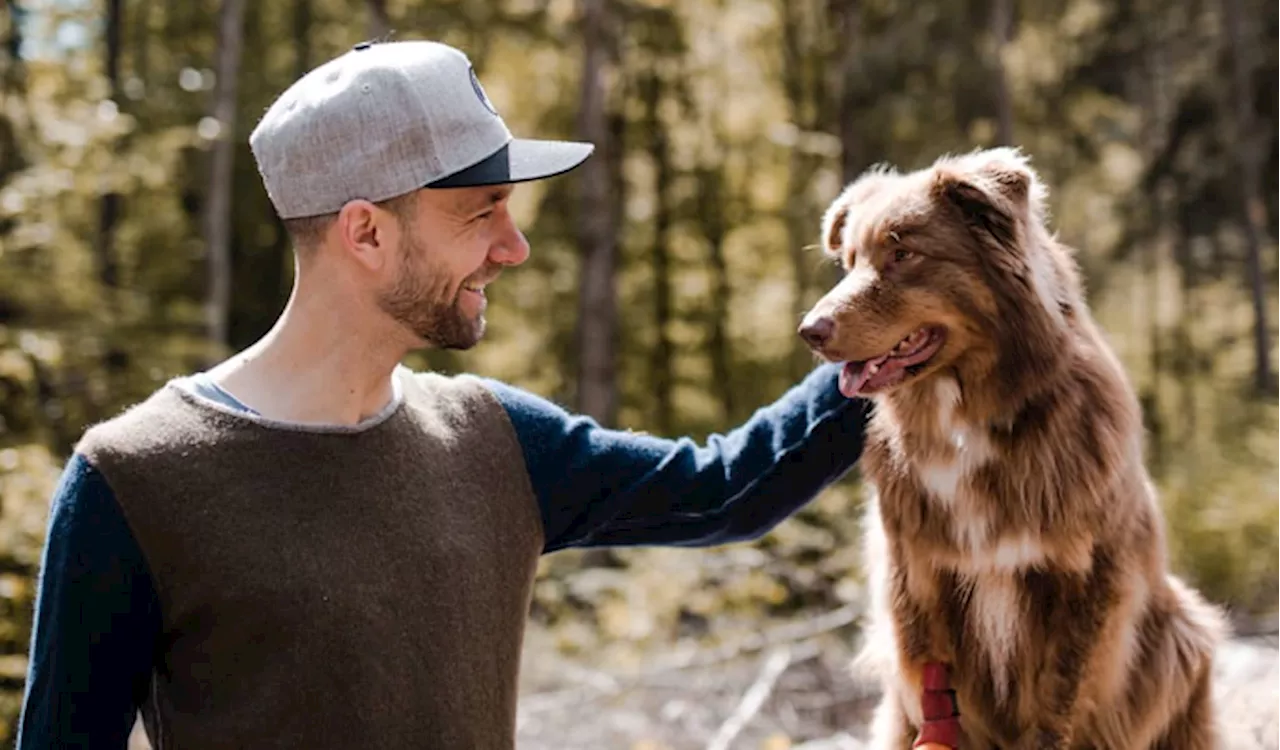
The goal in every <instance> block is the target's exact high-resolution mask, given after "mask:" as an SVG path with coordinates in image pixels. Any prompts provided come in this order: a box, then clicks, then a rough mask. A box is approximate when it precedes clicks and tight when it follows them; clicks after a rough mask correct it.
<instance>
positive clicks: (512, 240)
mask: <svg viewBox="0 0 1280 750" xmlns="http://www.w3.org/2000/svg"><path fill="white" fill-rule="evenodd" d="M489 257H490V259H492V260H493V262H494V263H498V264H501V265H504V266H518V265H520V264H521V263H523V262H525V261H526V260H528V259H529V241H528V240H527V239H525V236H524V232H521V231H520V230H519V229H518V228H517V227H516V226H515V224H514V223H512V225H511V226H510V227H509V228H508V231H507V232H506V233H505V234H504V235H503V237H502V239H501V240H500V241H499V242H497V243H495V244H494V246H493V247H492V248H490V249H489Z"/></svg>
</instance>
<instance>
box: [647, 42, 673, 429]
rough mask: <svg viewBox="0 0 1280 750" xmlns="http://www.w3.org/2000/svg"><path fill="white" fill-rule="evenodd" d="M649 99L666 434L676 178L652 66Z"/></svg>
mask: <svg viewBox="0 0 1280 750" xmlns="http://www.w3.org/2000/svg"><path fill="white" fill-rule="evenodd" d="M643 96H644V100H645V113H646V117H645V129H646V130H647V131H648V135H649V158H650V159H652V160H653V171H654V174H653V199H654V212H653V324H654V329H655V335H656V340H655V343H654V348H653V355H652V360H651V363H652V364H651V367H650V370H651V372H652V378H653V394H654V399H655V404H654V408H655V410H656V414H655V415H654V428H655V429H657V430H658V431H659V432H661V433H662V434H664V435H665V434H669V433H670V432H671V430H672V421H673V420H672V416H673V415H672V405H671V393H672V390H673V388H674V382H673V381H674V377H673V375H672V366H671V359H672V356H673V349H674V346H673V345H672V342H671V332H670V326H671V256H670V252H669V251H668V248H667V243H668V241H669V240H670V228H671V205H670V204H671V201H670V198H669V186H670V182H671V177H672V168H671V154H670V148H669V144H668V143H667V132H666V130H665V126H664V125H663V124H662V118H661V116H660V114H659V107H660V106H661V103H662V79H661V77H660V76H659V75H658V72H657V71H656V70H653V69H652V66H651V70H650V72H649V74H648V76H646V79H645V81H644V83H643Z"/></svg>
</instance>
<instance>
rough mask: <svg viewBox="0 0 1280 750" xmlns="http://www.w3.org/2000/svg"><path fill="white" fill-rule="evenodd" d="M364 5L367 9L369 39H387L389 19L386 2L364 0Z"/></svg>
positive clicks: (389, 26) (389, 30) (383, 0)
mask: <svg viewBox="0 0 1280 750" xmlns="http://www.w3.org/2000/svg"><path fill="white" fill-rule="evenodd" d="M365 4H366V5H367V6H368V7H369V38H370V39H383V40H385V39H387V38H389V37H390V35H391V18H390V16H388V15H387V0H365Z"/></svg>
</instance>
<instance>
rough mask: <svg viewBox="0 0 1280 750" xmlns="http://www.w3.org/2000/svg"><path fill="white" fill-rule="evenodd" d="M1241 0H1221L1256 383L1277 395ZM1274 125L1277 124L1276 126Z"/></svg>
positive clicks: (1257, 137) (1249, 45)
mask: <svg viewBox="0 0 1280 750" xmlns="http://www.w3.org/2000/svg"><path fill="white" fill-rule="evenodd" d="M1240 5H1241V0H1222V12H1223V16H1224V19H1223V20H1224V22H1225V24H1226V33H1225V34H1224V35H1223V42H1224V43H1225V44H1226V48H1227V51H1228V55H1229V56H1230V58H1231V84H1232V85H1231V101H1232V104H1233V107H1232V115H1233V118H1232V119H1233V120H1234V122H1233V123H1232V124H1233V125H1234V130H1235V133H1234V137H1233V139H1232V140H1233V142H1234V144H1235V158H1236V168H1237V169H1239V170H1240V180H1239V181H1238V183H1237V184H1238V185H1239V187H1240V208H1239V211H1240V226H1241V229H1242V230H1243V234H1244V243H1245V257H1246V260H1247V264H1248V274H1247V275H1248V278H1249V291H1250V297H1251V299H1252V301H1253V355H1254V356H1253V362H1254V364H1253V372H1254V388H1255V389H1257V392H1258V393H1259V394H1260V395H1266V396H1275V395H1276V376H1275V373H1274V371H1273V369H1272V367H1271V331H1270V330H1269V327H1268V326H1267V297H1266V286H1265V284H1266V281H1265V280H1264V277H1263V271H1262V243H1263V241H1264V239H1266V238H1265V236H1264V235H1265V232H1266V230H1265V229H1264V228H1263V223H1264V222H1265V220H1266V219H1265V216H1266V209H1265V208H1264V207H1263V205H1262V197H1261V195H1259V188H1260V183H1261V174H1260V172H1261V170H1260V167H1261V166H1262V160H1261V159H1260V158H1259V155H1260V152H1261V148H1260V147H1261V146H1262V145H1263V137H1262V134H1261V133H1259V132H1258V131H1257V128H1256V127H1255V125H1254V119H1255V117H1254V102H1253V93H1254V84H1253V80H1254V77H1255V75H1254V54H1255V53H1254V44H1253V35H1252V34H1251V33H1249V31H1248V30H1246V29H1245V27H1244V18H1243V17H1242V15H1243V14H1242V10H1241V7H1240ZM1271 130H1274V128H1271Z"/></svg>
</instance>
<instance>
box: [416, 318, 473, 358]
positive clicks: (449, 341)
mask: <svg viewBox="0 0 1280 750" xmlns="http://www.w3.org/2000/svg"><path fill="white" fill-rule="evenodd" d="M484 332H485V320H484V318H483V317H481V318H480V319H479V320H478V321H476V322H474V323H472V324H471V326H470V327H468V328H465V329H464V327H463V326H457V327H454V328H452V329H451V330H448V331H441V330H439V329H436V330H433V331H431V332H429V333H427V334H420V337H421V338H422V339H423V341H424V342H425V343H426V345H427V346H430V347H433V348H436V349H447V350H450V351H459V352H462V351H466V350H468V349H471V348H472V347H474V346H475V345H476V344H479V343H480V340H481V339H483V338H484Z"/></svg>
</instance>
